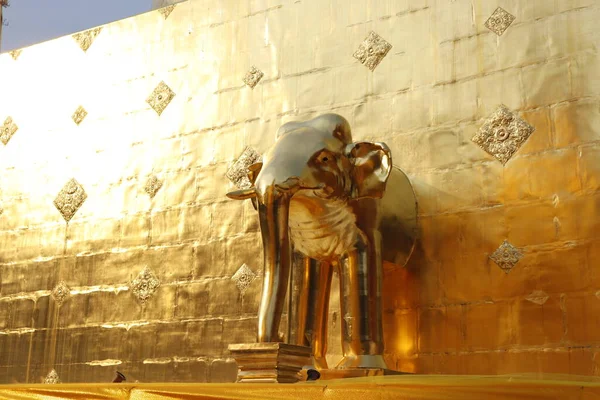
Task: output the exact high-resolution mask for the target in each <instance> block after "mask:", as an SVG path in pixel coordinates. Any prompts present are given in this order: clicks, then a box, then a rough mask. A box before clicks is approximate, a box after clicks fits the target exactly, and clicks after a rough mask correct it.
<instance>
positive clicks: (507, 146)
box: [471, 105, 535, 164]
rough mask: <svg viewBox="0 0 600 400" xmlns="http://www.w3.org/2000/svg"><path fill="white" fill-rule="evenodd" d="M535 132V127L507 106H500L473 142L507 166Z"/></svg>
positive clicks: (474, 137)
mask: <svg viewBox="0 0 600 400" xmlns="http://www.w3.org/2000/svg"><path fill="white" fill-rule="evenodd" d="M533 131H535V128H534V127H533V126H531V125H529V124H528V123H527V122H526V121H525V120H523V119H521V118H520V117H519V116H518V115H517V114H515V113H514V112H512V111H511V110H509V109H508V108H507V107H506V106H504V105H500V106H499V107H498V109H497V110H496V111H495V112H494V113H493V114H492V115H491V116H490V117H489V118H488V119H487V120H486V121H485V122H484V124H483V126H482V127H481V128H480V129H479V131H478V132H477V134H475V136H473V138H472V139H471V140H472V141H473V142H475V143H477V144H478V145H479V146H480V147H481V148H482V149H483V150H485V151H486V152H488V153H489V154H491V155H492V156H494V157H496V158H497V159H498V161H500V162H501V163H502V164H506V163H507V162H508V160H510V158H511V157H512V156H513V154H515V152H516V151H517V150H519V148H520V147H521V145H523V143H525V141H526V140H527V139H528V138H529V136H531V134H532V133H533Z"/></svg>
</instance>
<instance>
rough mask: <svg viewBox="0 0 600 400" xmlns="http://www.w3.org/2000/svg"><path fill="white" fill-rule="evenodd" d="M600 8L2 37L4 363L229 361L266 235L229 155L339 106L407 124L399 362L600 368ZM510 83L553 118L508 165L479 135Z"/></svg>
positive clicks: (392, 357)
mask: <svg viewBox="0 0 600 400" xmlns="http://www.w3.org/2000/svg"><path fill="white" fill-rule="evenodd" d="M498 6H500V7H502V8H503V9H504V10H506V11H507V12H509V13H510V14H512V15H513V16H514V17H515V19H514V21H512V23H511V24H510V26H508V28H507V29H506V31H504V32H503V34H502V35H498V34H496V33H494V32H492V31H491V30H489V29H488V28H487V27H486V26H485V23H486V21H487V20H488V18H489V17H490V16H491V15H492V13H493V12H494V10H495V9H496V8H497V7H498ZM599 19H600V3H599V2H598V1H594V0H528V1H516V0H498V1H488V0H472V1H468V0H411V1H399V0H378V1H367V0H352V1H351V2H348V1H342V0H327V1H323V0H261V1H259V0H251V1H246V2H240V1H234V0H227V1H208V0H189V1H187V2H184V3H180V4H178V5H176V6H175V7H174V8H167V9H162V10H158V11H153V12H149V13H147V14H143V15H139V16H136V17H133V18H129V19H126V20H122V21H119V22H115V23H112V24H109V25H106V26H103V27H101V29H99V30H92V31H89V32H88V33H86V34H83V35H78V36H76V37H71V36H68V37H63V38H60V39H56V40H52V41H50V42H46V43H42V44H39V45H36V46H33V47H30V48H25V49H22V51H17V52H12V53H10V54H3V55H2V56H0V71H1V72H2V81H1V83H2V85H1V86H0V90H1V94H2V95H1V96H0V124H2V123H4V124H5V125H4V128H3V129H4V130H3V131H1V132H4V134H3V136H2V137H3V138H6V137H8V136H7V135H9V133H11V132H14V126H16V127H17V128H18V129H17V130H16V132H15V133H14V135H12V136H11V137H10V139H9V140H8V141H7V143H6V144H0V171H1V172H0V207H1V209H2V210H3V211H2V214H1V215H0V383H11V382H40V381H42V380H43V379H44V377H45V376H46V375H47V374H48V373H49V372H50V370H51V369H55V370H56V371H57V373H58V375H59V377H60V379H61V380H62V381H65V382H92V381H98V382H108V381H111V380H112V378H113V377H114V373H115V370H119V371H121V372H123V373H124V374H125V375H126V376H127V377H128V379H129V380H130V381H135V380H139V381H144V382H152V381H200V382H202V381H227V380H232V379H234V377H235V373H236V370H235V364H234V363H233V361H232V360H231V359H230V358H229V357H228V355H227V345H228V344H230V343H243V342H249V341H253V340H254V328H255V324H256V317H255V315H256V311H257V304H258V296H259V293H260V289H261V279H260V278H261V271H260V270H261V268H262V266H261V263H262V247H261V244H260V235H259V230H258V223H257V216H256V214H255V211H254V209H253V208H252V205H251V204H250V202H248V201H246V202H237V201H231V200H228V199H227V198H226V197H225V193H226V192H227V191H228V190H230V189H231V188H233V187H234V185H233V184H232V183H231V182H230V181H229V179H228V178H227V177H226V174H227V172H228V170H229V169H230V168H231V167H232V165H234V162H235V160H236V159H237V158H238V157H239V156H240V155H241V154H242V152H243V151H244V149H245V148H246V147H250V148H252V149H254V150H256V151H257V152H259V153H262V152H264V151H265V150H266V149H267V148H268V147H269V146H270V145H271V144H272V143H273V140H274V133H275V131H276V129H277V128H278V127H279V126H280V125H281V124H283V123H285V122H287V121H290V120H296V119H307V118H310V117H313V116H316V115H317V114H320V113H325V112H331V111H333V112H336V113H339V114H341V115H343V116H344V117H346V118H347V119H348V120H349V121H350V124H351V126H352V128H353V130H354V138H355V140H357V139H373V140H380V141H385V142H386V143H387V144H388V145H389V146H390V147H391V149H392V152H393V155H394V162H395V164H396V165H398V166H399V167H400V168H402V169H403V170H404V171H405V172H406V173H407V174H408V175H409V176H410V178H411V180H412V182H413V185H414V187H415V191H416V194H417V197H418V201H419V218H420V221H419V229H420V240H419V242H418V244H417V248H416V251H415V253H414V255H413V257H412V259H411V261H410V262H409V265H408V266H407V268H406V269H399V268H390V269H387V270H386V273H385V281H384V290H385V301H384V303H385V321H384V324H385V331H386V353H387V358H388V361H389V362H390V364H391V365H393V366H396V367H397V368H398V369H400V370H403V371H411V372H417V373H449V374H502V373H509V372H511V373H514V372H560V373H574V374H584V375H594V374H598V373H599V372H598V371H600V362H599V359H600V329H598V328H599V327H600V320H599V317H598V315H600V299H599V297H600V295H598V293H600V291H599V290H600V272H599V271H598V268H599V267H600V266H599V264H598V260H599V259H600V250H598V249H600V58H599V55H598V47H599V46H598V45H599V44H600V29H598V27H597V21H598V20H599ZM370 31H374V32H376V33H377V34H378V35H379V36H380V37H381V38H383V39H384V40H385V41H387V42H388V43H390V44H391V45H392V48H391V50H390V51H389V53H387V55H386V56H385V57H384V58H383V60H382V61H381V63H380V64H379V65H378V66H377V67H376V68H375V69H374V71H371V70H369V69H368V68H367V67H366V66H364V65H362V64H361V63H360V62H359V61H358V60H357V59H356V58H354V57H353V54H354V52H355V51H356V50H357V49H358V47H359V45H360V44H361V43H362V42H363V40H364V39H365V37H367V35H368V34H369V32H370ZM88 46H89V47H88ZM86 48H87V51H84V49H86ZM253 65H254V66H256V68H258V69H259V70H260V71H262V72H263V73H264V76H263V77H262V79H261V80H260V82H259V83H258V84H257V85H256V86H255V87H254V88H253V89H251V88H250V87H249V86H247V85H245V84H244V82H243V78H244V76H245V74H246V72H247V71H248V70H249V69H250V68H251V66H253ZM161 82H164V83H165V84H166V85H167V86H168V88H170V90H171V91H172V92H173V93H174V94H175V95H174V97H173V98H172V101H171V102H170V103H169V104H168V105H167V106H166V108H165V109H164V111H162V113H161V114H160V115H159V113H158V112H156V111H155V110H154V109H152V108H151V106H150V105H149V103H148V102H147V101H146V100H147V99H148V98H149V96H150V95H151V93H152V92H153V90H154V89H155V88H156V87H157V86H158V85H159V84H160V83H161ZM170 97H171V95H170V93H169V91H164V92H163V97H161V98H160V99H158V96H154V101H155V102H156V103H161V102H163V101H165V99H169V98H170ZM500 104H504V105H506V106H507V107H508V108H509V109H510V110H512V111H514V112H516V113H517V114H518V115H519V116H520V117H521V118H523V119H524V120H526V121H527V122H528V123H529V124H531V125H532V126H533V127H535V132H534V133H533V134H532V135H531V137H530V138H529V139H528V140H527V141H526V142H525V143H524V144H523V145H522V147H521V148H520V149H518V150H517V151H516V153H515V154H514V155H513V157H512V158H511V159H510V161H508V162H507V163H506V164H505V165H503V164H502V163H501V162H499V161H498V160H497V159H495V158H494V157H492V156H490V155H489V154H487V153H486V152H485V151H483V150H482V149H481V148H480V147H479V146H478V145H477V144H475V143H474V142H472V141H471V138H472V137H473V136H474V135H475V134H476V133H477V132H478V130H479V129H480V128H481V127H482V126H483V124H484V122H485V121H486V119H487V118H488V117H489V116H490V115H492V113H493V112H494V111H495V110H496V109H497V107H498V106H499V105H500ZM80 106H81V107H83V109H84V110H85V113H86V115H85V118H83V120H81V121H80V123H79V124H76V123H75V121H74V119H73V118H72V116H75V117H77V116H79V118H75V119H76V120H77V121H79V120H80V118H81V116H82V115H83V113H81V112H80V113H78V114H77V115H74V112H75V111H76V109H78V107H80ZM159 107H160V106H159ZM159 110H160V108H159ZM8 117H10V118H11V119H12V122H11V121H8V122H6V123H5V120H6V119H7V118H8ZM13 124H14V125H13ZM152 177H155V178H156V179H157V181H158V182H160V183H162V186H160V185H156V184H155V185H154V186H152V185H150V186H152V187H149V191H150V193H154V191H153V190H152V189H155V190H156V189H157V191H156V194H155V196H154V197H151V195H150V194H149V193H148V192H147V191H146V190H145V188H146V187H147V186H148V185H147V183H148V180H149V179H150V178H152ZM72 178H74V179H75V180H76V182H78V183H79V184H80V186H77V185H74V186H71V187H67V188H66V189H67V190H66V191H65V192H63V196H62V197H61V198H60V199H59V205H60V204H63V206H64V207H66V208H67V209H66V211H65V213H66V214H67V215H69V209H68V208H69V207H71V211H73V210H74V209H75V208H76V207H75V208H73V207H74V206H76V205H78V203H79V202H80V201H81V200H82V199H83V198H84V197H85V200H84V201H83V203H82V205H81V207H80V208H78V209H77V211H76V212H75V214H74V216H73V217H72V219H71V220H70V221H69V222H68V223H66V222H65V218H63V216H62V215H61V213H60V212H59V211H58V210H57V208H56V206H55V204H53V202H54V201H55V199H56V198H57V195H58V194H59V192H60V191H61V189H63V187H64V186H65V185H66V184H67V182H69V180H70V179H72ZM155 182H156V181H155ZM159 186H160V187H159ZM83 192H85V196H83ZM61 199H62V200H61ZM78 199H79V200H78ZM61 201H62V203H61ZM65 202H66V203H65ZM69 202H70V203H69ZM505 240H506V241H508V242H509V243H511V244H512V245H513V246H515V247H516V248H518V249H519V251H520V252H521V253H522V254H523V257H522V259H521V260H519V262H518V263H516V265H514V267H513V268H512V269H511V270H510V271H509V272H508V273H506V272H504V271H503V270H502V269H501V268H500V267H498V265H496V264H495V263H494V262H493V261H492V260H491V259H490V258H489V257H490V255H491V254H492V253H493V252H494V250H496V249H497V248H498V247H499V246H500V245H501V244H502V243H503V242H504V241H505ZM243 264H246V265H247V266H248V268H249V270H250V271H252V272H248V270H245V269H242V271H241V272H240V274H237V275H236V272H237V271H238V270H239V269H240V267H241V266H242V265H243ZM145 267H148V270H147V274H146V275H145V276H144V275H142V276H140V275H139V274H140V273H141V272H142V270H143V269H144V268H145ZM244 271H246V273H245V275H244V274H243V273H242V272H244ZM253 274H256V277H255V278H254V280H252V277H253ZM240 275H242V279H237V278H239V277H240ZM144 277H145V278H146V279H145V280H144ZM232 277H234V278H236V279H237V280H236V279H232ZM60 282H64V284H65V285H66V286H62V284H60ZM144 284H145V286H144ZM157 285H158V286H157ZM61 288H62V289H61ZM240 288H241V289H245V290H240ZM153 290H155V291H153ZM146 297H147V299H146V300H145V301H142V300H141V299H144V298H146ZM140 298H141V299H140ZM61 301H62V304H59V303H61ZM337 304H339V301H337V300H336V296H335V295H334V296H332V308H331V318H330V329H331V332H332V337H331V341H330V346H329V347H330V354H331V355H330V358H331V361H332V362H334V361H335V360H336V359H337V358H339V354H340V349H339V321H340V316H339V312H337V310H336V309H335V307H336V306H337Z"/></svg>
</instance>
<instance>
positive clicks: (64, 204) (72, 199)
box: [54, 179, 87, 222]
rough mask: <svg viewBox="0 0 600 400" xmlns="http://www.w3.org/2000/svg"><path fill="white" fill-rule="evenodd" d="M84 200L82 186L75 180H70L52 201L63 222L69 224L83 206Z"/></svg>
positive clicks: (85, 197) (85, 196)
mask: <svg viewBox="0 0 600 400" xmlns="http://www.w3.org/2000/svg"><path fill="white" fill-rule="evenodd" d="M85 199H87V194H86V193H85V190H83V186H81V185H80V184H79V182H77V181H76V180H75V179H71V180H70V181H69V182H67V183H66V184H65V186H63V188H62V189H61V191H60V192H59V193H58V195H57V196H56V199H54V206H56V208H57V209H58V211H60V213H61V214H62V216H63V218H64V219H65V221H67V222H69V221H70V220H71V218H73V216H74V215H75V213H76V212H77V210H79V208H80V207H81V206H82V205H83V202H84V201H85Z"/></svg>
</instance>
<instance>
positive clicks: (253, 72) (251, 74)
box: [244, 66, 265, 89]
mask: <svg viewBox="0 0 600 400" xmlns="http://www.w3.org/2000/svg"><path fill="white" fill-rule="evenodd" d="M264 75H265V74H263V72H262V71H261V70H259V69H258V68H256V67H255V66H252V67H250V70H249V71H248V72H246V75H245V76H244V83H245V84H246V85H248V86H249V87H250V88H251V89H254V87H255V86H256V85H258V82H260V80H261V79H262V77H263V76H264Z"/></svg>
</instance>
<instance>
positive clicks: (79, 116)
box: [71, 106, 88, 125]
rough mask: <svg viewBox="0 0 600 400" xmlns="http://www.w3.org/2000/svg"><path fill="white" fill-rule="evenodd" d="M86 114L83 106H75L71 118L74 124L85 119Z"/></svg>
mask: <svg viewBox="0 0 600 400" xmlns="http://www.w3.org/2000/svg"><path fill="white" fill-rule="evenodd" d="M87 114H88V113H87V111H85V108H83V107H82V106H79V107H77V110H75V112H74V113H73V115H72V116H71V118H73V122H75V124H77V125H79V124H80V123H81V122H82V121H83V120H84V119H85V117H86V116H87Z"/></svg>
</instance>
